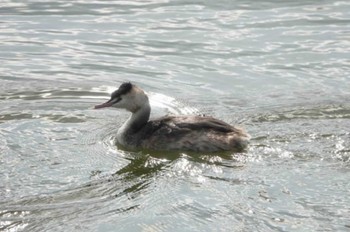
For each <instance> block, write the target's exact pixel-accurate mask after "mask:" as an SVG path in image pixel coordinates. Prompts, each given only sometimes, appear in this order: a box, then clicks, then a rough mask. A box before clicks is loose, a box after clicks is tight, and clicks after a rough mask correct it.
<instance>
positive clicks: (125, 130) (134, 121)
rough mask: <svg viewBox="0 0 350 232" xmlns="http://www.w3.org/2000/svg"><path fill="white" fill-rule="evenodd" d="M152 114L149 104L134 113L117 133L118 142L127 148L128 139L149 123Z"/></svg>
mask: <svg viewBox="0 0 350 232" xmlns="http://www.w3.org/2000/svg"><path fill="white" fill-rule="evenodd" d="M150 114H151V106H150V105H149V102H147V103H146V104H144V105H143V106H142V107H141V108H139V109H138V110H137V111H135V112H133V113H132V115H131V116H130V118H129V119H128V120H127V121H126V122H125V123H124V124H123V125H122V126H121V127H120V128H119V130H118V133H117V139H118V142H119V143H121V144H122V145H124V146H127V141H126V138H127V137H128V136H130V135H131V136H132V135H133V134H135V133H137V132H138V131H139V130H140V129H141V128H142V127H143V126H144V125H145V124H146V123H147V122H148V119H149V116H150Z"/></svg>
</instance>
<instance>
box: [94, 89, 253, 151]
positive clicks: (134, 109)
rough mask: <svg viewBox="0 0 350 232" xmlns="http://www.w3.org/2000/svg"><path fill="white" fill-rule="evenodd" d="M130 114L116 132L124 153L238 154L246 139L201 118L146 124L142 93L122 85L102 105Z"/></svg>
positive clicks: (237, 131)
mask: <svg viewBox="0 0 350 232" xmlns="http://www.w3.org/2000/svg"><path fill="white" fill-rule="evenodd" d="M104 107H115V108H122V109H126V110H127V111H130V112H131V113H132V115H131V117H130V118H129V119H128V120H127V121H126V122H125V123H124V124H123V125H122V127H120V128H119V130H118V132H117V143H118V144H120V145H122V146H124V147H125V148H127V149H150V150H158V151H174V150H178V151H181V150H183V151H196V152H216V151H242V150H244V148H246V147H247V145H248V142H249V138H250V136H249V135H248V134H247V133H246V132H244V131H243V130H242V129H239V128H236V127H233V126H231V125H229V124H227V123H225V122H223V121H221V120H218V119H215V118H212V117H204V116H187V115H183V116H177V115H176V116H164V117H161V118H159V119H155V120H150V121H149V117H150V113H151V106H150V104H149V101H148V97H147V95H146V94H145V92H144V91H143V90H142V89H140V88H139V87H137V86H136V85H133V84H131V83H123V84H122V85H121V86H120V87H119V88H118V89H117V90H116V91H114V92H113V93H112V95H111V98H110V99H109V100H108V101H107V102H106V103H103V104H100V105H96V106H95V109H100V108H104Z"/></svg>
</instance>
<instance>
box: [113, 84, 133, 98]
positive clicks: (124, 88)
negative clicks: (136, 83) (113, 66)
mask: <svg viewBox="0 0 350 232" xmlns="http://www.w3.org/2000/svg"><path fill="white" fill-rule="evenodd" d="M131 89H132V84H131V83H130V82H124V83H123V84H121V85H120V86H119V88H118V89H117V90H116V91H114V92H113V93H112V98H117V97H119V96H121V95H124V94H127V93H128V92H129V91H130V90H131Z"/></svg>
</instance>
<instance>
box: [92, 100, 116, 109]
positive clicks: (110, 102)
mask: <svg viewBox="0 0 350 232" xmlns="http://www.w3.org/2000/svg"><path fill="white" fill-rule="evenodd" d="M112 105H113V101H111V100H109V101H107V102H105V103H102V104H100V105H96V106H95V107H94V109H101V108H105V107H111V106H112Z"/></svg>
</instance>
